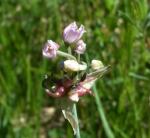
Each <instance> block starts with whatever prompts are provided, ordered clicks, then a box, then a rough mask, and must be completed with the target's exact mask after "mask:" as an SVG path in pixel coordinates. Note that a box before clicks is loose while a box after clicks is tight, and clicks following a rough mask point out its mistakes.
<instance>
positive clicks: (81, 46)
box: [75, 40, 86, 54]
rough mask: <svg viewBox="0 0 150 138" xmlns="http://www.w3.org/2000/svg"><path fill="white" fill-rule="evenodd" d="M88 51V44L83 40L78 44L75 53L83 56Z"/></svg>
mask: <svg viewBox="0 0 150 138" xmlns="http://www.w3.org/2000/svg"><path fill="white" fill-rule="evenodd" d="M85 50H86V44H85V43H84V42H83V40H79V41H78V42H77V43H76V48H75V52H76V53H78V54H83V53H84V52H85Z"/></svg>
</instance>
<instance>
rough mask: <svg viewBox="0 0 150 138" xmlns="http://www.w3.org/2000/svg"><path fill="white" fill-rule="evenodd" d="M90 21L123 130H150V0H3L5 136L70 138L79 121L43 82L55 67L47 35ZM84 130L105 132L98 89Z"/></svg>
mask: <svg viewBox="0 0 150 138" xmlns="http://www.w3.org/2000/svg"><path fill="white" fill-rule="evenodd" d="M73 21H77V22H78V23H80V24H81V23H82V24H84V25H85V28H86V29H87V33H86V35H85V36H84V40H85V42H86V43H87V54H86V55H85V56H84V57H83V59H84V60H88V62H90V61H91V60H92V59H100V60H102V61H103V62H104V64H106V65H111V71H110V72H109V73H108V74H107V75H105V76H104V77H103V79H101V80H100V81H98V82H97V84H96V90H97V92H98V94H99V98H100V100H101V102H102V106H103V110H104V112H105V117H106V119H107V122H108V124H109V125H110V128H111V130H112V133H113V134H114V136H115V137H116V138H150V33H149V32H150V12H149V3H148V1H146V0H132V1H131V0H122V1H121V0H80V1H77V0H26V1H25V0H1V1H0V138H71V137H73V132H72V129H71V127H70V125H69V123H68V122H67V121H65V120H64V119H63V116H62V114H61V111H60V110H56V108H55V104H54V103H55V100H54V99H52V98H50V97H47V95H46V94H45V93H44V90H43V89H42V87H41V81H42V80H43V75H44V74H45V73H47V72H48V71H50V70H52V69H54V65H53V63H52V62H50V61H47V60H43V58H42V54H41V49H42V45H43V44H44V43H45V42H46V40H48V39H52V40H54V41H56V42H58V43H59V44H60V45H61V44H62V31H63V28H64V27H65V26H66V25H68V24H69V23H71V22H73ZM77 106H78V116H79V118H80V128H81V137H82V138H105V137H107V135H106V132H105V130H104V127H103V123H102V121H101V116H100V114H99V112H98V110H99V109H98V108H99V107H98V106H97V104H96V100H95V98H94V97H90V96H86V97H84V98H82V99H81V100H80V102H79V103H78V105H77Z"/></svg>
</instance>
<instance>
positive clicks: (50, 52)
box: [42, 40, 60, 58]
mask: <svg viewBox="0 0 150 138" xmlns="http://www.w3.org/2000/svg"><path fill="white" fill-rule="evenodd" d="M59 47H60V46H59V45H58V44H57V43H55V42H53V41H52V40H48V41H47V42H46V44H45V45H44V48H43V50H42V54H43V56H44V57H47V58H55V57H56V55H57V50H58V48H59Z"/></svg>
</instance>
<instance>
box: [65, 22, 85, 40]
mask: <svg viewBox="0 0 150 138" xmlns="http://www.w3.org/2000/svg"><path fill="white" fill-rule="evenodd" d="M85 32H86V31H85V30H84V26H83V25H81V26H80V28H78V26H77V24H76V22H73V23H71V24H69V25H68V26H67V27H66V28H65V29H64V32H63V39H64V41H65V42H67V43H75V42H77V41H78V40H79V39H80V38H81V37H82V35H83V34H84V33H85Z"/></svg>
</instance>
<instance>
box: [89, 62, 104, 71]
mask: <svg viewBox="0 0 150 138" xmlns="http://www.w3.org/2000/svg"><path fill="white" fill-rule="evenodd" d="M91 67H92V69H94V70H98V69H100V68H102V67H104V65H103V63H102V62H101V61H100V60H92V62H91Z"/></svg>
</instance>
